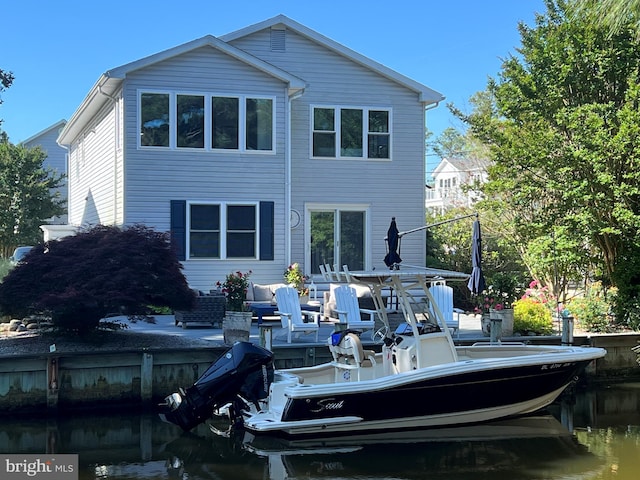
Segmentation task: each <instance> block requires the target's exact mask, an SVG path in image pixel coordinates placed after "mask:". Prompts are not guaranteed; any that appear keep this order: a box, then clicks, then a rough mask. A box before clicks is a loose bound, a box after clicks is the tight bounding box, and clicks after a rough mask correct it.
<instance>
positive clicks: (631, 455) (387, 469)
mask: <svg viewBox="0 0 640 480" xmlns="http://www.w3.org/2000/svg"><path fill="white" fill-rule="evenodd" d="M639 392H640V385H633V384H626V385H623V386H616V387H612V388H607V389H600V390H597V391H594V392H588V393H585V394H580V395H578V396H576V397H575V398H574V399H573V400H570V401H565V402H564V403H563V404H557V405H555V406H554V407H553V408H552V409H551V410H550V414H543V415H535V416H530V417H526V418H519V419H512V420H508V421H501V422H493V423H490V424H483V425H476V426H471V427H460V428H441V429H431V430H422V431H419V432H408V433H403V434H388V433H387V434H372V435H360V436H357V437H355V436H352V437H338V438H324V439H321V440H284V439H279V438H270V437H263V436H259V437H253V436H252V435H250V434H243V433H239V434H237V435H235V436H233V438H223V437H219V436H217V435H214V434H213V433H211V431H210V430H209V428H208V426H207V425H201V426H199V427H198V428H196V429H195V430H194V431H193V432H190V433H188V434H185V433H182V431H181V430H180V429H179V428H177V427H176V426H174V425H171V424H167V423H163V422H161V421H160V420H159V418H158V417H157V416H156V415H151V414H149V415H117V416H115V415H105V416H97V415H93V416H87V417H76V418H69V419H58V420H52V419H49V420H45V419H43V420H38V419H35V420H31V421H26V420H6V419H3V420H2V424H1V426H0V452H2V453H78V454H79V455H80V466H81V469H80V470H81V471H80V479H81V480H88V479H103V480H109V479H122V480H127V479H149V480H159V479H179V480H186V479H190V480H200V479H202V480H205V479H236V478H238V479H254V478H255V479H284V478H291V479H295V478H305V479H308V478H343V479H354V478H371V479H388V478H394V479H403V478H404V479H414V478H415V479H417V478H427V477H429V478H436V479H438V478H447V479H454V480H455V479H458V478H460V479H462V478H464V479H472V480H473V479H485V478H491V479H492V480H500V479H503V478H504V479H512V478H525V479H545V480H555V479H565V478H608V477H609V476H611V475H613V474H615V476H616V478H617V479H631V478H634V479H635V478H636V477H637V471H638V469H639V468H640V459H639V458H638V448H639V447H640V408H639V407H640V403H639V402H640V395H639ZM631 475H633V477H632V476H631Z"/></svg>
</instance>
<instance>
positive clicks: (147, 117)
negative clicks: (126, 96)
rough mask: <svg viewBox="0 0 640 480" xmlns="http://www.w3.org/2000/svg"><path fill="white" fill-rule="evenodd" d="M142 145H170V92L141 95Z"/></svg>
mask: <svg viewBox="0 0 640 480" xmlns="http://www.w3.org/2000/svg"><path fill="white" fill-rule="evenodd" d="M140 145H142V146H143V147H168V146H169V94H167V93H143V94H142V95H141V96H140Z"/></svg>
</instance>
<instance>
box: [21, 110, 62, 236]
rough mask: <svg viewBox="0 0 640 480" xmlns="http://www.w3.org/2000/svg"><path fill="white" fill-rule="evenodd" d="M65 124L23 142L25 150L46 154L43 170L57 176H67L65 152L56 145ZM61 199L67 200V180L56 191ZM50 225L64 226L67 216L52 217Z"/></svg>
mask: <svg viewBox="0 0 640 480" xmlns="http://www.w3.org/2000/svg"><path fill="white" fill-rule="evenodd" d="M66 124H67V122H66V120H60V121H59V122H58V123H56V124H54V125H51V126H50V127H49V128H46V129H44V130H42V131H41V132H39V133H36V134H35V135H33V136H31V137H29V138H27V139H26V140H24V141H23V142H21V144H22V145H24V146H25V147H27V148H33V147H38V146H39V147H41V148H42V149H43V150H44V151H45V153H46V154H47V158H46V159H45V160H44V162H42V166H43V167H44V168H48V169H51V170H52V171H53V172H54V173H56V174H57V175H64V176H66V175H67V150H66V149H65V148H63V147H61V146H60V145H58V144H57V143H56V140H57V138H58V135H60V132H61V131H62V129H63V128H64V126H65V125H66ZM56 190H57V191H58V192H59V193H60V195H61V196H62V198H63V199H64V200H65V201H66V200H67V197H68V195H67V180H66V179H65V180H63V182H62V184H61V185H60V187H59V188H57V189H56ZM49 223H50V224H57V225H60V224H66V223H67V215H66V214H64V215H61V216H59V217H53V218H51V219H50V220H49Z"/></svg>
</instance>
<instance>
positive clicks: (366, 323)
mask: <svg viewBox="0 0 640 480" xmlns="http://www.w3.org/2000/svg"><path fill="white" fill-rule="evenodd" d="M334 295H335V298H336V309H335V313H337V314H338V320H339V321H340V322H341V323H346V324H347V328H348V329H349V330H359V331H362V332H363V333H364V332H366V331H368V330H370V331H371V340H373V334H374V328H375V325H376V322H375V318H376V317H375V315H376V311H375V310H367V309H364V308H360V305H359V303H358V293H357V292H356V289H355V288H353V287H350V286H349V285H340V286H339V287H336V289H335V290H334ZM363 314H364V315H368V316H369V318H368V320H363V319H362V315H363Z"/></svg>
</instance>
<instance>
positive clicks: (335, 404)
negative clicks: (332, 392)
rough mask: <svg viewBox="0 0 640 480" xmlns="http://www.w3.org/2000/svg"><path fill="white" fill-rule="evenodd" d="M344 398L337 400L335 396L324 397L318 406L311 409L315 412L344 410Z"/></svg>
mask: <svg viewBox="0 0 640 480" xmlns="http://www.w3.org/2000/svg"><path fill="white" fill-rule="evenodd" d="M343 406H344V400H336V399H335V398H323V399H322V400H318V407H317V408H315V409H313V410H311V411H312V412H313V413H319V412H324V411H325V410H342V407H343Z"/></svg>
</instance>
